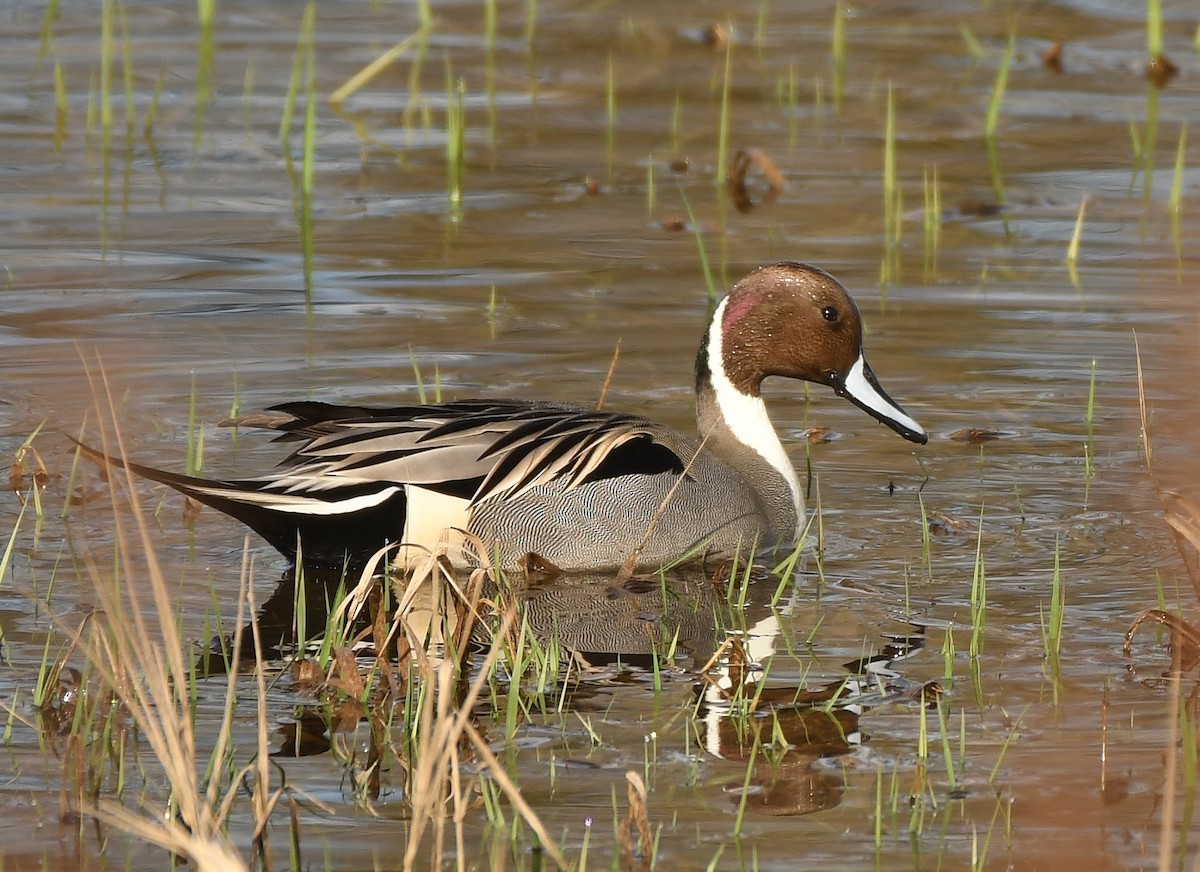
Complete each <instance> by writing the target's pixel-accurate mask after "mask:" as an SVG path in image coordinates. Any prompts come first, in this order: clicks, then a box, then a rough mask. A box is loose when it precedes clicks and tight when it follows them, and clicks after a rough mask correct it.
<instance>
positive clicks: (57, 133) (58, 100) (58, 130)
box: [54, 61, 69, 154]
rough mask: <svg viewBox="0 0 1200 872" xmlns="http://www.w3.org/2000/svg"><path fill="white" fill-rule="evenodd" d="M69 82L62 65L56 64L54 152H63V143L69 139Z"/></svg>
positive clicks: (56, 62)
mask: <svg viewBox="0 0 1200 872" xmlns="http://www.w3.org/2000/svg"><path fill="white" fill-rule="evenodd" d="M68 108H69V104H68V102H67V81H66V77H65V76H64V75H63V68H62V64H60V63H59V62H58V61H55V62H54V152H55V154H58V153H60V152H61V151H62V145H63V142H65V141H66V139H67V110H68Z"/></svg>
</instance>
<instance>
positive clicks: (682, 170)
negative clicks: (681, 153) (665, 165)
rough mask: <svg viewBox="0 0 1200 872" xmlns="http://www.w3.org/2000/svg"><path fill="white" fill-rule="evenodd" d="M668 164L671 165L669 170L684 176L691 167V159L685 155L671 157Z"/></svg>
mask: <svg viewBox="0 0 1200 872" xmlns="http://www.w3.org/2000/svg"><path fill="white" fill-rule="evenodd" d="M669 166H670V167H671V172H673V173H676V174H678V175H681V176H686V175H687V174H688V173H689V172H691V169H692V164H691V161H689V160H688V159H687V158H686V157H677V158H673V159H672V160H671V163H670V164H669Z"/></svg>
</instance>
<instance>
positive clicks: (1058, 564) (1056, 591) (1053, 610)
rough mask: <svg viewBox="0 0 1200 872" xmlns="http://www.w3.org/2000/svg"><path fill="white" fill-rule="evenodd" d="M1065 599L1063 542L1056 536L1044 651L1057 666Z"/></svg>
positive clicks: (1043, 619)
mask: <svg viewBox="0 0 1200 872" xmlns="http://www.w3.org/2000/svg"><path fill="white" fill-rule="evenodd" d="M1064 609H1065V599H1064V594H1063V587H1062V543H1061V542H1060V541H1059V537H1058V536H1055V537H1054V572H1053V573H1052V574H1051V576H1050V614H1049V616H1046V615H1045V614H1043V615H1042V651H1043V652H1044V656H1045V658H1046V659H1047V660H1049V661H1051V662H1052V664H1053V665H1054V666H1057V661H1058V656H1059V653H1060V652H1061V650H1062V633H1063V612H1064Z"/></svg>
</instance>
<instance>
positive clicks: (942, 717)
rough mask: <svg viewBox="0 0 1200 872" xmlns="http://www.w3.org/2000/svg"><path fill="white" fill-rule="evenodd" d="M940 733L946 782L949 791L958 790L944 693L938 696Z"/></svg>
mask: <svg viewBox="0 0 1200 872" xmlns="http://www.w3.org/2000/svg"><path fill="white" fill-rule="evenodd" d="M936 705H937V716H938V733H939V737H940V738H941V741H942V759H943V760H944V761H945V763H946V782H947V784H948V788H949V791H950V792H951V793H953V792H954V791H956V790H958V773H957V770H956V767H955V765H954V751H953V749H952V748H951V747H950V724H949V723H948V718H947V716H946V700H945V697H944V696H943V695H942V694H938V697H937V702H936Z"/></svg>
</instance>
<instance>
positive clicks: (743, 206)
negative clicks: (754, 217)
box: [725, 148, 787, 213]
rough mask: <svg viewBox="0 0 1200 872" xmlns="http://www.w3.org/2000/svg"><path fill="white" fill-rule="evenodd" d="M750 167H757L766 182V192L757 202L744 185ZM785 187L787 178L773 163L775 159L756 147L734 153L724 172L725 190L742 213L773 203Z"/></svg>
mask: <svg viewBox="0 0 1200 872" xmlns="http://www.w3.org/2000/svg"><path fill="white" fill-rule="evenodd" d="M751 167H758V171H759V172H760V173H762V175H763V178H764V179H765V180H766V182H767V193H766V194H764V195H763V198H762V200H760V201H759V202H758V203H755V202H754V198H753V197H751V196H750V191H749V190H748V189H747V187H746V177H747V176H748V175H749V174H750V168H751ZM786 187H787V180H786V179H785V178H784V177H783V173H781V172H780V171H779V167H778V166H776V165H775V161H773V160H771V157H770V155H768V154H767V153H766V152H765V151H762V150H761V149H757V148H748V149H746V150H744V151H739V152H738V153H737V154H735V155H734V156H733V160H731V161H730V162H729V170H728V172H726V174H725V190H726V191H728V192H729V197H730V199H731V200H733V205H734V208H735V209H737V210H738V211H739V212H743V213H744V212H750V211H753V210H754V209H757V208H758V207H759V206H767V205H769V204H771V203H774V202H775V201H776V200H777V199H779V195H780V194H781V193H782V192H783V189H784V188H786Z"/></svg>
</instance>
